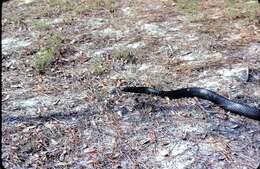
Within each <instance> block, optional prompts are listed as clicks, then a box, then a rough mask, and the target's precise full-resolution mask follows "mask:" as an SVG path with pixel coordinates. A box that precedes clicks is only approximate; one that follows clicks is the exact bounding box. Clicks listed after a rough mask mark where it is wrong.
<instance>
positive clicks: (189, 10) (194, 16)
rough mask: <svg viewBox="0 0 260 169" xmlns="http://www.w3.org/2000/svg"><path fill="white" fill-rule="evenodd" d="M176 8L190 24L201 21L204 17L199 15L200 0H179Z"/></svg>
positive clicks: (201, 14)
mask: <svg viewBox="0 0 260 169" xmlns="http://www.w3.org/2000/svg"><path fill="white" fill-rule="evenodd" d="M177 6H178V7H179V8H180V9H182V10H183V11H184V13H185V14H186V15H187V19H188V21H190V22H193V21H198V20H201V19H202V18H203V17H204V16H203V13H201V8H202V6H201V1H200V0H179V1H178V2H177Z"/></svg>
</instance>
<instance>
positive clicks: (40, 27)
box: [32, 21, 50, 31]
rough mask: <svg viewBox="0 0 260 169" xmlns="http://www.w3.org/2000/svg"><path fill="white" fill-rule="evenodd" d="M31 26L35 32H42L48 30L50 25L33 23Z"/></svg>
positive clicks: (38, 22) (41, 22)
mask: <svg viewBox="0 0 260 169" xmlns="http://www.w3.org/2000/svg"><path fill="white" fill-rule="evenodd" d="M32 26H33V28H34V29H36V30H40V31H44V30H47V29H49V27H50V24H49V23H48V22H47V21H34V22H33V23H32Z"/></svg>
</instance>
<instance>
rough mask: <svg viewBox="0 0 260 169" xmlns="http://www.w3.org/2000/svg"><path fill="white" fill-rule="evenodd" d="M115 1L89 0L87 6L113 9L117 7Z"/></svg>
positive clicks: (95, 8)
mask: <svg viewBox="0 0 260 169" xmlns="http://www.w3.org/2000/svg"><path fill="white" fill-rule="evenodd" d="M115 3H116V1H115V0H88V1H87V7H88V10H99V9H107V10H109V11H113V10H114V9H115Z"/></svg>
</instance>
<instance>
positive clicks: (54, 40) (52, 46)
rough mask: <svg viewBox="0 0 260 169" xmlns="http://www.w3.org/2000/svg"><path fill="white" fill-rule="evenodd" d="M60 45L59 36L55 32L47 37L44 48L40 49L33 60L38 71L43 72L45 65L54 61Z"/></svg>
mask: <svg viewBox="0 0 260 169" xmlns="http://www.w3.org/2000/svg"><path fill="white" fill-rule="evenodd" d="M60 45H61V38H60V37H59V36H58V35H56V34H54V35H52V36H50V37H49V38H48V39H47V42H46V44H45V47H44V49H43V50H41V51H40V52H39V53H38V54H37V56H36V58H35V59H34V60H33V66H34V67H35V69H36V70H37V71H38V72H40V73H43V72H44V71H45V69H46V67H47V66H48V65H49V64H50V63H52V62H53V61H54V59H55V58H56V56H55V55H56V53H58V52H57V50H58V48H59V46H60Z"/></svg>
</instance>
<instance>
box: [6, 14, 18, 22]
mask: <svg viewBox="0 0 260 169" xmlns="http://www.w3.org/2000/svg"><path fill="white" fill-rule="evenodd" d="M6 20H7V22H9V23H12V24H14V23H17V22H18V21H19V20H20V17H19V16H16V15H12V16H7V18H6Z"/></svg>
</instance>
